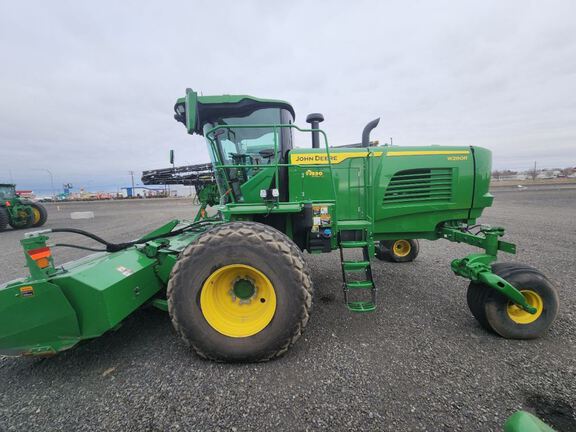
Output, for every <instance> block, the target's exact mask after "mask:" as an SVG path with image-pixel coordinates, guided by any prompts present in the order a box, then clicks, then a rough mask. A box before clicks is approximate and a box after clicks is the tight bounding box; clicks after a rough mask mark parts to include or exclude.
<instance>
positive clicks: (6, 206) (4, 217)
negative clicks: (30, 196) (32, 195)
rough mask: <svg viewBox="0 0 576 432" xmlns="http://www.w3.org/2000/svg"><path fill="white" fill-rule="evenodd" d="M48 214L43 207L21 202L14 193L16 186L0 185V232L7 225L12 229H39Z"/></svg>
mask: <svg viewBox="0 0 576 432" xmlns="http://www.w3.org/2000/svg"><path fill="white" fill-rule="evenodd" d="M46 219H48V213H47V212H46V209H45V208H44V206H42V205H40V204H38V203H34V202H32V201H27V200H23V199H21V198H20V196H19V195H18V194H17V193H16V185H13V184H5V183H4V184H0V232H1V231H4V230H5V229H6V227H7V226H8V225H10V226H11V227H12V228H14V229H21V228H32V227H40V226H42V225H44V224H45V223H46Z"/></svg>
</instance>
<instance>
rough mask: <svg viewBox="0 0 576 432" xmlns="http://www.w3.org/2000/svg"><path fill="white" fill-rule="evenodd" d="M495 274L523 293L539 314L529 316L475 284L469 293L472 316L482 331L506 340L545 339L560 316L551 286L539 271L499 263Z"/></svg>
mask: <svg viewBox="0 0 576 432" xmlns="http://www.w3.org/2000/svg"><path fill="white" fill-rule="evenodd" d="M492 271H493V272H494V273H495V274H497V275H498V276H500V277H501V278H503V279H505V280H506V281H507V282H509V283H510V284H511V285H513V286H514V287H515V288H517V289H518V290H520V292H522V294H524V295H525V297H526V299H527V301H528V303H529V304H530V305H531V306H534V307H536V309H537V312H536V314H530V313H528V312H526V311H524V310H522V309H521V308H518V307H517V306H515V305H514V304H513V303H512V302H511V301H510V300H509V299H508V298H507V297H506V296H504V295H503V294H500V293H499V292H498V291H496V290H495V289H492V288H490V287H487V286H485V285H483V284H480V283H476V282H472V283H470V285H469V287H468V293H467V300H468V306H469V308H470V311H471V312H472V315H474V317H475V318H476V319H477V320H478V322H479V323H480V325H482V327H484V328H485V329H487V330H492V331H494V332H495V333H497V334H499V335H500V336H502V337H505V338H507V339H535V338H538V337H540V336H542V335H543V334H544V333H545V332H546V330H548V328H549V327H550V325H552V322H554V319H555V318H556V315H557V313H558V307H559V300H558V294H557V293H556V289H555V288H554V286H553V285H552V283H551V282H550V281H549V280H548V278H546V276H544V275H543V274H542V273H541V272H540V271H538V270H536V269H535V268H533V267H530V266H527V265H522V264H515V263H498V264H494V265H493V266H492Z"/></svg>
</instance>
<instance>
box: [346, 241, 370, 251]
mask: <svg viewBox="0 0 576 432" xmlns="http://www.w3.org/2000/svg"><path fill="white" fill-rule="evenodd" d="M365 246H368V242H367V241H341V242H340V247H341V248H344V249H356V248H363V247H365Z"/></svg>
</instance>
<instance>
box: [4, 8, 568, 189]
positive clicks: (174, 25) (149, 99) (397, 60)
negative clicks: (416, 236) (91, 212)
mask: <svg viewBox="0 0 576 432" xmlns="http://www.w3.org/2000/svg"><path fill="white" fill-rule="evenodd" d="M186 87H191V88H193V89H195V90H197V91H199V92H201V93H202V94H204V95H218V94H225V93H228V94H251V95H254V96H259V97H268V98H278V99H285V100H287V101H290V102H291V103H292V104H293V106H294V108H295V110H296V122H297V123H298V124H300V125H304V126H305V122H304V119H305V117H306V114H308V113H310V112H321V113H323V114H324V117H325V118H326V121H325V122H324V123H323V128H324V129H325V130H326V131H327V133H328V136H329V139H330V140H331V143H333V144H344V143H349V142H358V141H359V140H360V135H361V131H362V128H363V127H364V125H365V123H367V122H368V121H369V120H372V119H373V118H375V117H381V118H382V120H381V122H380V126H379V127H378V128H377V129H376V130H375V131H374V133H373V138H375V139H380V141H381V142H384V141H388V140H389V138H388V137H390V136H392V137H393V140H394V144H395V145H396V144H397V145H429V144H447V145H479V146H484V147H488V148H490V149H491V150H492V151H493V152H494V167H495V168H512V169H521V170H523V169H527V168H528V167H529V166H530V165H532V164H533V163H534V161H535V160H537V161H538V164H539V165H540V166H547V167H552V166H562V167H565V166H570V165H572V166H574V165H576V1H573V0H566V1H543V0H542V1H527V0H522V1H501V0H500V1H486V0H483V1H475V2H472V1H438V0H435V1H420V2H418V1H395V2H387V1H374V2H362V1H358V0H355V1H345V2H336V1H332V2H328V1H325V2H323V1H315V2H311V1H307V2H298V1H281V2H279V1H278V2H277V1H254V2H249V1H229V2H226V1H218V2H215V1H212V2H209V1H207V2H200V1H189V0H188V1H182V2H170V1H162V2H160V1H158V2H152V1H150V2H148V1H143V0H140V1H133V2H132V1H102V0H99V1H92V2H88V1H85V2H79V1H70V2H63V1H56V0H52V1H42V2H40V1H38V2H34V1H23V2H17V1H13V0H0V182H1V181H11V180H13V181H14V182H16V183H18V186H19V188H21V189H25V188H31V189H34V190H36V191H37V192H38V193H48V192H49V189H50V187H49V181H48V180H49V175H48V173H47V172H46V171H43V170H46V169H48V170H50V171H51V172H52V173H53V175H54V182H55V185H56V188H57V189H59V190H61V184H62V183H64V182H72V183H73V184H74V186H77V187H80V186H83V187H85V188H87V189H89V190H116V189H117V188H118V187H121V186H128V185H129V184H130V176H129V175H128V171H129V170H134V171H135V172H136V173H137V176H138V178H139V176H140V172H141V171H142V170H145V169H153V168H159V167H164V166H167V165H168V151H169V149H174V150H175V151H176V163H177V164H188V163H200V162H205V161H208V156H207V152H206V148H205V145H204V143H203V141H202V140H201V139H200V138H199V137H193V136H189V135H187V134H186V132H185V129H184V127H183V126H182V125H181V124H179V123H177V122H176V121H175V120H174V119H173V117H172V116H173V111H172V108H173V105H174V102H175V100H176V99H177V98H178V97H181V96H183V95H184V92H185V89H186Z"/></svg>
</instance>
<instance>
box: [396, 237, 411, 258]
mask: <svg viewBox="0 0 576 432" xmlns="http://www.w3.org/2000/svg"><path fill="white" fill-rule="evenodd" d="M392 250H393V251H394V255H396V256H399V257H405V256H407V255H408V254H409V253H410V251H411V250H412V245H411V244H410V242H409V241H408V240H396V241H395V242H394V244H393V245H392Z"/></svg>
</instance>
